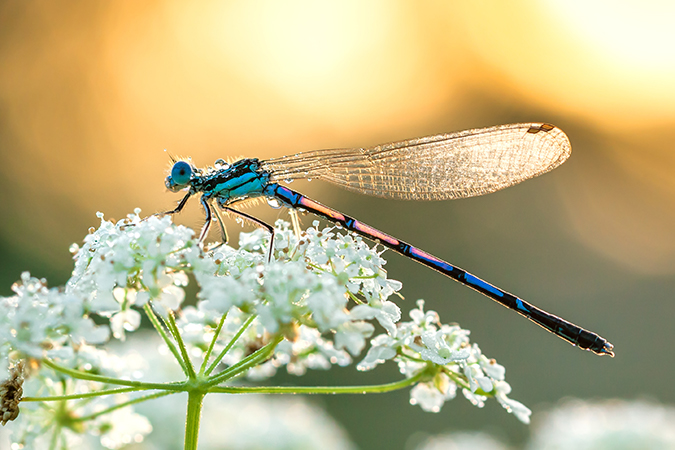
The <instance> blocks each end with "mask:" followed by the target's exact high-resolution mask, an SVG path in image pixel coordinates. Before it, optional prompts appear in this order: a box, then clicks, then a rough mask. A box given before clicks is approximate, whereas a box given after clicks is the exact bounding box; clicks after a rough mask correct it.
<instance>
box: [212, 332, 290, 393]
mask: <svg viewBox="0 0 675 450" xmlns="http://www.w3.org/2000/svg"><path fill="white" fill-rule="evenodd" d="M283 338H284V337H283V336H281V335H279V336H277V337H275V338H274V339H273V340H272V341H271V342H270V343H269V344H267V345H266V346H264V347H263V348H261V349H259V350H257V351H256V352H254V353H251V354H250V355H248V356H247V357H246V358H244V359H242V360H241V361H239V362H238V363H237V364H234V365H232V366H230V367H229V368H227V369H225V370H223V371H222V372H220V373H219V374H218V375H214V376H213V377H211V378H210V379H209V381H207V382H206V383H204V386H205V387H206V388H210V387H212V386H215V385H217V384H219V383H222V382H223V381H225V380H228V379H230V378H233V377H235V376H237V375H239V374H240V373H243V372H245V371H247V370H248V369H250V368H251V367H253V366H256V365H258V364H261V363H262V362H263V361H265V360H266V359H267V358H269V357H270V356H271V354H272V352H274V349H275V348H276V346H277V345H278V344H279V342H281V341H282V339H283Z"/></svg>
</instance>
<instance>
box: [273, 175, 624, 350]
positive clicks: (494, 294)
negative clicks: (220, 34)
mask: <svg viewBox="0 0 675 450" xmlns="http://www.w3.org/2000/svg"><path fill="white" fill-rule="evenodd" d="M264 193H265V195H268V196H270V197H274V198H276V199H278V200H279V201H281V202H282V203H284V204H285V205H286V206H290V207H292V208H296V209H297V208H301V209H305V210H307V211H309V212H311V213H313V214H316V215H317V216H320V217H323V218H325V219H328V220H330V221H331V222H334V223H338V224H340V225H342V226H343V227H345V228H346V229H348V230H351V231H354V232H355V233H358V234H360V235H361V236H363V237H365V238H368V239H370V240H373V241H376V242H379V243H380V244H382V245H384V246H385V247H387V248H390V249H392V250H394V251H395V252H398V253H400V254H401V255H404V256H407V257H408V258H411V259H414V260H415V261H417V262H418V263H420V264H424V265H425V266H427V267H430V268H432V269H434V270H436V271H438V272H441V273H442V274H444V275H446V276H448V277H450V278H452V279H453V280H456V281H459V282H460V283H462V284H464V285H465V286H468V287H470V288H471V289H474V290H476V291H478V292H480V293H481V294H483V295H486V296H487V297H490V298H491V299H492V300H494V301H496V302H498V303H500V304H502V305H503V306H505V307H507V308H509V309H512V310H514V311H516V312H517V313H518V314H520V315H521V316H523V317H526V318H528V319H530V320H531V321H532V322H534V323H536V324H537V325H539V326H541V327H543V328H545V329H547V330H549V331H550V332H552V333H554V334H556V335H558V336H560V337H561V338H562V339H564V340H566V341H567V342H569V343H570V344H572V345H575V346H578V347H580V348H582V349H585V350H590V351H592V352H593V353H596V354H598V355H610V356H614V353H613V352H612V348H613V345H612V344H610V343H609V342H608V341H607V340H606V339H604V338H602V337H601V336H599V335H597V334H595V333H593V332H591V331H588V330H585V329H583V328H581V327H578V326H576V325H574V324H573V323H571V322H568V321H566V320H564V319H561V318H560V317H558V316H555V315H553V314H549V313H547V312H546V311H544V310H541V309H539V308H537V307H536V306H534V305H531V304H530V303H528V302H526V301H525V300H522V299H520V298H518V297H516V296H515V295H512V294H509V293H508V292H506V291H503V290H501V289H499V288H498V287H496V286H493V285H492V284H490V283H488V282H486V281H484V280H481V279H480V278H478V277H476V276H473V275H471V274H470V273H468V272H467V271H465V270H463V269H460V268H459V267H456V266H453V265H452V264H450V263H448V262H446V261H443V260H442V259H440V258H437V257H435V256H433V255H430V254H429V253H427V252H425V251H423V250H420V249H418V248H415V247H413V246H412V245H410V244H407V243H405V242H403V241H400V240H398V239H396V238H395V237H393V236H389V235H388V234H386V233H383V232H382V231H380V230H377V229H375V228H373V227H371V226H369V225H366V224H364V223H363V222H359V221H358V220H356V219H354V218H352V217H349V216H346V215H344V214H342V213H341V212H339V211H336V210H334V209H332V208H329V207H327V206H325V205H322V204H321V203H319V202H316V201H314V200H312V199H310V198H308V197H305V196H304V195H302V194H300V193H298V192H295V191H293V190H291V189H288V188H287V187H284V186H281V185H279V184H269V185H267V186H266V188H265V192H264Z"/></svg>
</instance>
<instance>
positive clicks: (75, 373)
mask: <svg viewBox="0 0 675 450" xmlns="http://www.w3.org/2000/svg"><path fill="white" fill-rule="evenodd" d="M41 362H42V364H44V365H45V366H47V367H50V368H52V369H54V370H56V371H57V372H61V373H64V374H66V375H69V376H71V377H73V378H77V379H79V380H89V381H98V382H99V383H107V384H117V385H120V386H131V387H135V388H137V389H138V390H148V389H161V390H165V391H184V390H185V382H183V381H181V382H172V383H146V382H143V381H131V380H122V379H119V378H112V377H105V376H103V375H95V374H93V373H86V372H81V371H79V370H75V369H70V368H68V367H63V366H61V365H59V364H57V363H55V362H54V361H51V360H49V359H47V358H43V359H42V360H41Z"/></svg>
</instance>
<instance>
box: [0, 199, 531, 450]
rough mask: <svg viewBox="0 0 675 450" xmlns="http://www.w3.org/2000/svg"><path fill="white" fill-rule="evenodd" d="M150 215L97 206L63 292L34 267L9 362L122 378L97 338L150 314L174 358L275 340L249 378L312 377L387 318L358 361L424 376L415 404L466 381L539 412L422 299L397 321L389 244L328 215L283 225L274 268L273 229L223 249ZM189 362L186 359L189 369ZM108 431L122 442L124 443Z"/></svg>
mask: <svg viewBox="0 0 675 450" xmlns="http://www.w3.org/2000/svg"><path fill="white" fill-rule="evenodd" d="M139 212H140V211H139V210H136V211H135V212H134V214H130V215H129V216H128V217H127V218H126V219H124V220H121V221H119V222H117V223H113V222H111V221H106V220H104V219H103V215H102V214H98V216H99V218H100V219H101V225H100V226H99V228H98V229H96V230H91V232H90V234H89V235H88V236H87V237H86V238H85V241H84V244H83V245H82V247H77V246H73V249H72V251H73V253H75V256H74V259H75V268H74V270H73V275H72V277H71V279H70V280H69V281H68V283H67V285H66V287H65V289H48V288H47V287H46V285H45V282H44V281H40V280H37V279H35V278H31V277H30V276H29V275H28V274H24V275H23V276H22V281H21V283H18V284H16V285H15V286H14V287H13V290H14V292H15V293H16V294H15V295H14V296H12V297H8V298H0V356H3V357H4V358H3V360H4V361H7V359H8V358H7V357H8V356H10V355H11V359H12V360H14V361H16V360H20V359H31V360H35V361H40V360H43V361H47V360H52V361H56V362H58V364H60V365H61V366H63V367H68V368H71V369H74V370H79V371H83V372H89V373H97V374H110V376H118V375H119V374H120V372H119V371H116V370H110V362H109V361H108V360H109V358H108V357H107V356H106V352H105V351H104V350H103V349H100V348H99V349H95V348H94V347H92V345H98V344H103V343H105V342H106V341H107V340H108V339H109V335H110V332H109V331H112V336H113V337H114V338H117V339H119V340H124V338H125V334H126V333H129V332H133V331H135V330H137V329H138V328H139V326H140V323H141V318H142V314H141V312H145V313H146V315H147V316H148V318H150V319H151V321H153V324H154V326H155V327H156V328H157V329H158V331H161V329H162V328H163V327H164V329H165V331H166V332H165V338H167V336H173V337H174V338H176V337H179V339H177V340H176V341H175V343H174V344H171V343H170V342H169V341H167V344H168V345H169V347H174V348H173V349H172V351H173V352H174V355H175V356H176V358H178V359H180V358H181V357H180V356H179V351H178V350H176V347H178V348H179V349H180V350H181V351H182V354H184V355H188V356H186V357H189V358H191V359H195V360H197V359H200V358H202V359H203V358H204V357H205V356H208V357H209V358H210V361H208V362H210V363H211V367H210V368H209V369H208V370H206V372H205V374H206V375H209V374H210V373H211V372H212V371H213V370H215V369H216V368H217V367H223V366H224V367H233V366H235V365H236V364H238V363H242V362H243V361H245V359H246V358H247V357H249V356H250V355H252V354H254V353H255V352H256V351H257V350H259V349H261V348H263V347H265V346H266V345H268V344H270V343H271V342H272V343H273V342H279V343H278V345H276V347H274V348H273V354H272V356H271V357H270V358H265V359H261V360H260V361H259V363H258V364H257V365H253V367H250V368H248V369H247V370H246V371H245V373H246V375H247V376H248V377H250V378H254V379H263V378H267V377H269V376H271V375H273V374H274V373H275V372H276V371H277V370H278V369H279V368H280V367H286V370H287V371H288V372H290V373H293V374H297V375H302V374H304V373H305V372H306V370H307V369H328V368H330V367H331V366H332V365H334V364H337V365H341V366H342V365H347V364H350V363H351V361H352V357H355V356H358V355H359V354H360V353H361V352H362V351H363V350H364V349H365V348H366V345H367V344H368V339H369V338H370V337H371V336H372V335H373V333H374V332H375V329H376V328H375V322H377V323H378V324H379V325H380V326H381V327H382V328H383V329H384V331H385V333H384V334H381V335H379V336H377V337H376V338H374V339H373V340H372V341H371V342H370V344H371V347H370V349H369V350H368V352H367V355H366V356H365V359H363V361H361V362H360V363H359V365H358V368H359V369H360V370H370V369H373V368H374V367H375V366H377V365H378V364H380V363H382V362H384V361H386V360H390V359H393V360H395V361H396V362H397V363H398V364H399V367H400V369H401V372H402V373H403V374H405V376H406V377H407V378H409V379H411V378H413V377H417V378H416V380H419V382H417V384H416V385H415V387H414V388H413V389H412V392H411V403H413V404H419V405H420V406H421V407H422V408H423V409H425V410H427V411H434V412H437V411H439V410H440V408H441V406H442V405H443V403H444V402H445V401H446V400H449V399H451V398H453V397H454V396H455V391H456V389H457V387H460V388H461V389H462V391H463V393H464V395H465V396H466V397H467V398H468V399H469V400H470V401H471V402H472V403H474V404H475V405H478V406H482V405H483V402H484V401H485V400H486V399H487V398H488V397H495V398H497V400H498V401H499V402H500V403H501V404H502V405H503V406H504V407H505V408H506V409H507V410H509V411H510V412H514V413H515V415H516V416H517V417H518V418H519V419H520V420H522V421H524V422H527V421H528V420H529V414H530V412H529V410H528V409H527V408H525V407H524V406H523V405H521V404H520V403H518V402H515V401H513V400H510V399H508V397H507V396H506V395H507V394H508V393H509V391H510V387H509V385H508V384H507V383H506V382H505V381H504V368H503V367H502V366H500V365H498V364H496V363H495V362H494V361H491V360H488V359H487V358H486V357H484V356H483V355H482V354H481V352H480V350H479V349H478V347H477V346H476V345H475V344H474V345H470V344H469V339H468V334H469V332H468V331H466V330H462V329H461V328H459V327H457V326H449V325H442V324H441V323H440V321H439V319H438V316H437V314H436V313H435V312H433V311H427V312H425V311H424V310H423V303H422V302H419V303H418V308H417V309H414V310H413V311H412V312H411V313H410V317H411V319H412V321H410V322H402V323H399V320H400V318H401V312H400V310H399V308H398V306H397V305H396V304H395V303H394V302H392V301H390V300H389V298H390V297H391V296H392V295H393V294H396V293H397V291H398V290H400V288H401V283H399V282H398V281H395V280H390V279H388V278H387V276H386V272H385V270H384V269H383V268H382V266H383V265H384V264H385V261H384V259H382V257H381V251H378V250H377V249H376V247H370V246H368V245H367V244H366V243H365V242H364V241H363V240H362V239H361V238H360V237H358V236H356V235H353V234H341V233H337V232H336V230H335V228H332V227H328V228H323V229H320V228H319V223H318V221H317V222H314V226H313V227H311V228H309V229H307V230H306V231H304V232H302V234H299V236H296V233H295V232H294V230H291V229H290V226H289V225H288V224H287V223H285V222H283V221H278V222H277V223H276V229H275V238H274V241H273V242H274V248H273V252H272V261H269V262H268V261H267V254H268V252H267V250H266V249H267V246H268V245H269V240H270V239H269V235H268V234H267V233H266V232H264V231H262V230H256V231H254V232H252V233H241V236H240V245H239V249H236V250H235V249H233V248H231V247H229V246H227V245H220V246H218V247H217V248H215V249H213V250H212V251H206V252H205V251H204V250H203V249H202V248H201V246H200V245H199V243H198V242H197V241H196V240H195V239H194V237H193V231H192V230H190V229H188V228H185V227H183V226H177V225H174V224H173V223H172V222H171V217H170V216H164V217H157V216H151V217H148V218H145V219H142V218H141V217H140V216H139ZM191 278H194V279H195V280H196V281H197V283H198V285H199V292H198V294H197V300H196V302H195V303H194V305H190V306H186V305H183V302H184V300H185V291H184V287H185V286H186V285H187V284H188V281H189V280H190V279H191ZM93 315H96V316H98V317H100V318H104V319H107V320H108V324H109V327H108V326H104V325H96V324H95V322H94V321H93V320H92V319H91V317H92V316H93ZM174 318H175V319H174ZM174 320H175V322H174ZM172 324H173V325H172ZM172 327H173V329H172ZM172 330H174V331H175V332H174V331H172ZM176 333H179V334H178V335H177V334H176ZM281 338H284V339H281ZM275 339H276V340H275ZM92 355H96V357H92ZM214 355H218V357H217V358H216V359H215V362H214V361H213V356H214ZM262 361H264V362H262ZM194 362H196V361H192V363H194ZM200 362H202V361H200ZM189 363H190V362H186V361H182V364H183V366H184V367H186V366H189V365H190V364H189ZM122 366H124V365H123V364H122V365H121V366H120V367H122ZM194 366H195V367H199V364H194ZM7 367H8V366H7V365H5V369H6V368H7ZM205 367H206V363H204V364H203V365H202V368H203V369H204V368H205ZM42 368H43V369H42V370H40V373H41V374H40V375H39V376H37V377H36V378H37V379H40V377H42V379H43V380H47V379H49V380H52V382H51V383H52V385H55V384H54V382H55V381H56V380H61V379H63V374H55V373H52V372H51V371H50V370H48V369H44V365H43V366H42ZM45 371H48V372H49V374H48V375H44V374H42V372H45ZM5 372H6V370H5ZM186 373H187V372H186ZM412 381H413V380H411V384H412ZM73 383H74V384H72V385H71V384H68V383H66V384H62V383H61V384H59V386H60V387H59V389H60V390H61V391H62V392H61V394H62V395H63V394H66V393H68V392H84V391H87V390H91V389H93V388H91V387H86V388H82V386H80V385H78V383H79V382H74V381H73ZM47 384H49V383H47ZM52 387H53V386H52ZM42 393H43V394H45V393H51V394H53V393H54V390H53V389H48V390H46V391H44V390H43V391H42ZM108 428H110V429H114V428H115V427H108ZM141 428H143V429H144V430H145V431H144V432H147V427H141ZM139 433H140V432H138V433H136V434H135V436H136V437H134V439H136V440H137V439H138V435H139ZM141 434H142V433H141ZM127 436H128V435H127ZM107 439H108V440H107V441H106V442H107V443H106V444H105V445H107V446H108V447H111V448H112V447H115V446H116V445H117V443H118V442H119V439H117V440H116V439H114V438H107Z"/></svg>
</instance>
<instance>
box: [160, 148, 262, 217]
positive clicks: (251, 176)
mask: <svg viewBox="0 0 675 450" xmlns="http://www.w3.org/2000/svg"><path fill="white" fill-rule="evenodd" d="M269 179H270V174H269V172H267V171H264V170H263V169H262V168H261V167H260V160H258V159H241V160H239V161H237V162H234V163H232V164H227V163H226V162H225V161H223V160H222V159H219V160H218V161H216V164H215V166H214V167H207V168H206V169H198V168H196V167H195V166H193V165H192V164H190V163H189V162H187V161H177V162H176V163H175V164H174V165H173V167H172V168H171V173H170V174H169V176H168V177H166V181H165V184H166V187H167V188H168V189H170V190H171V191H174V192H176V191H179V190H181V189H185V188H190V193H191V194H196V193H198V192H202V193H203V197H204V199H205V200H209V199H216V200H217V201H218V204H219V205H221V206H224V205H229V204H230V203H234V202H238V201H241V200H246V199H248V198H254V197H260V196H261V195H263V190H264V189H265V186H267V184H268V183H269Z"/></svg>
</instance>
